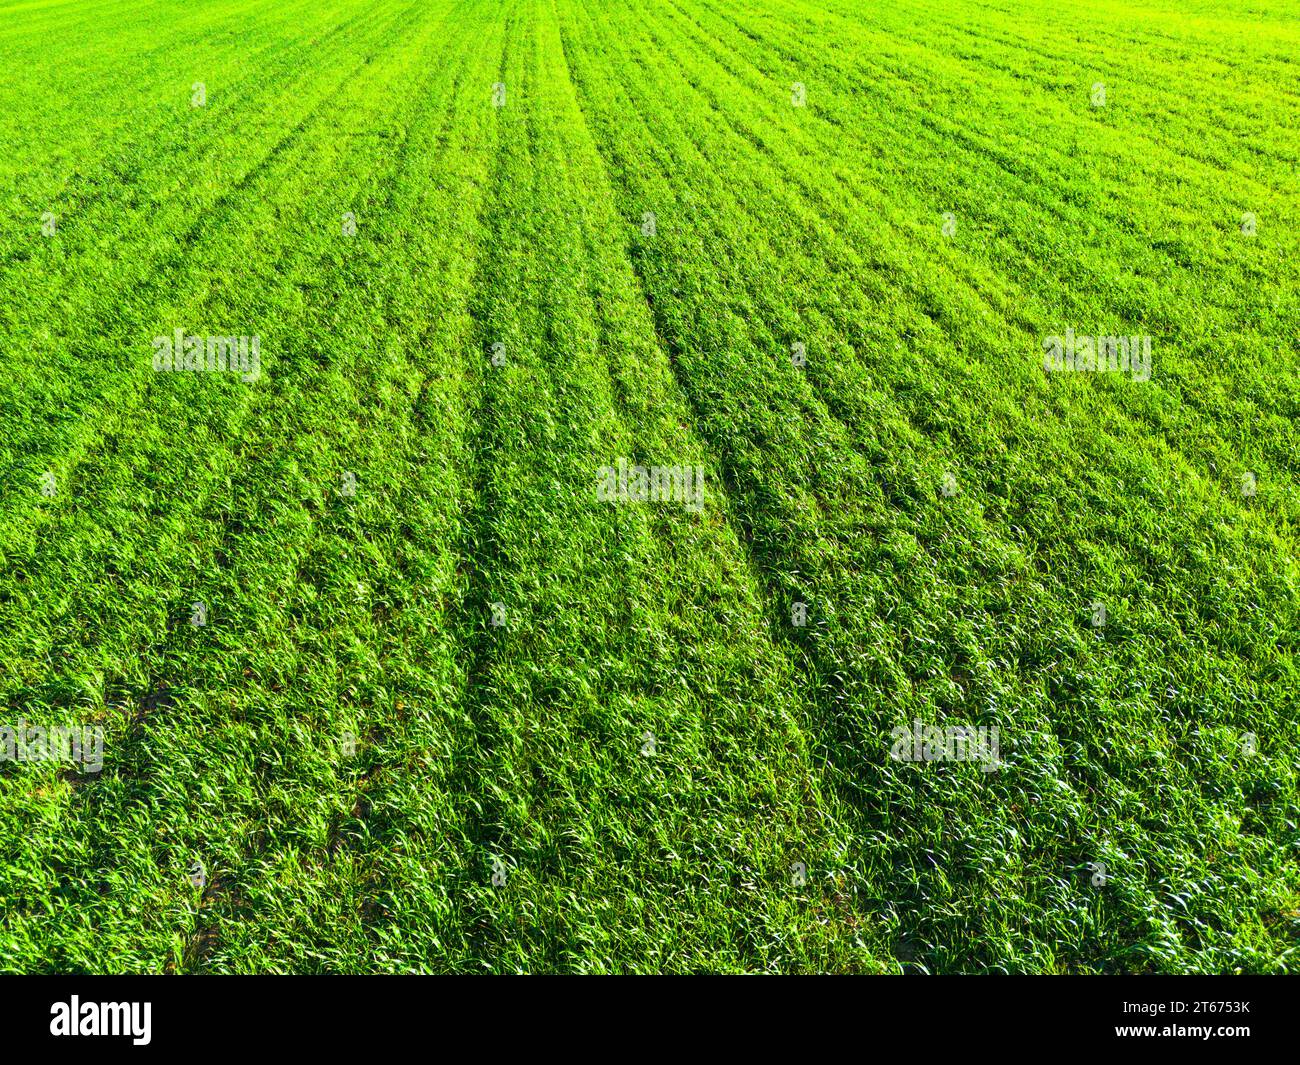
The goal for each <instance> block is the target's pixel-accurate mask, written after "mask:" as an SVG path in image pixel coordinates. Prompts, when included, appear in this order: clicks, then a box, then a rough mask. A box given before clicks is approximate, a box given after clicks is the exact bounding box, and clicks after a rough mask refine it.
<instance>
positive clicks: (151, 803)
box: [0, 0, 1300, 973]
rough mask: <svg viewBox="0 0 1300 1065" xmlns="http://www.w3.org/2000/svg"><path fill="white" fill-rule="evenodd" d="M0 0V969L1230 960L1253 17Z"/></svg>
mask: <svg viewBox="0 0 1300 1065" xmlns="http://www.w3.org/2000/svg"><path fill="white" fill-rule="evenodd" d="M0 11H2V12H3V16H4V17H3V18H0V65H3V67H4V69H5V70H6V71H7V72H8V73H7V74H6V80H5V82H4V84H3V85H0V351H3V353H4V358H5V368H6V370H7V372H6V373H5V374H4V375H3V376H0V700H2V702H3V708H4V710H3V712H4V715H5V716H4V717H3V718H0V726H5V725H8V726H10V727H11V728H13V727H17V726H18V725H19V723H22V724H23V725H24V726H32V725H42V726H54V725H74V724H75V725H78V726H101V727H102V728H103V730H104V760H103V768H102V770H101V771H100V772H87V771H83V770H82V769H80V768H78V767H74V766H71V765H69V764H68V763H66V762H65V763H60V762H56V761H48V760H47V761H33V760H25V761H24V760H10V761H5V762H4V763H3V764H2V765H0V821H2V823H3V824H4V826H5V828H6V831H5V832H4V833H3V835H2V836H0V971H6V972H55V971H58V972H66V971H74V972H163V971H167V972H173V971H175V972H209V973H223V972H250V971H284V972H376V971H382V972H413V971H437V972H443V971H460V972H473V971H492V972H514V971H526V972H537V971H577V972H611V973H612V972H644V971H720V972H804V971H852V972H882V973H886V972H900V971H908V972H914V971H926V972H1008V971H1009V972H1040V973H1057V972H1270V973H1281V972H1292V971H1295V969H1296V967H1297V932H1298V930H1300V868H1298V867H1297V851H1298V849H1300V794H1298V792H1297V773H1298V766H1297V755H1298V754H1300V727H1298V724H1297V713H1296V711H1297V707H1298V706H1300V670H1298V669H1297V662H1296V651H1297V643H1298V642H1300V567H1298V565H1297V544H1298V542H1300V533H1298V529H1300V494H1297V490H1296V489H1297V481H1298V479H1300V470H1298V468H1297V460H1296V456H1297V455H1300V430H1298V429H1297V425H1300V421H1298V420H1297V415H1298V414H1300V373H1298V372H1297V363H1296V353H1297V350H1298V349H1300V308H1298V306H1297V292H1298V291H1300V265H1298V264H1300V258H1298V257H1297V251H1298V250H1300V239H1298V238H1297V230H1296V218H1297V217H1300V214H1298V210H1297V209H1298V208H1300V194H1298V193H1297V187H1296V182H1295V173H1296V164H1297V155H1298V154H1300V142H1298V141H1297V139H1296V138H1295V136H1294V129H1295V127H1296V119H1297V108H1298V104H1300V97H1298V96H1297V93H1296V92H1295V89H1294V86H1295V84H1296V80H1295V75H1296V71H1297V64H1298V63H1300V58H1298V57H1300V19H1297V17H1296V16H1295V15H1294V14H1292V13H1289V12H1288V9H1287V5H1286V4H1283V3H1281V2H1279V0H1264V2H1262V3H1255V4H1252V5H1245V4H1241V3H1236V2H1233V3H1226V4H1225V3H1219V4H1213V5H1211V4H1207V3H1200V2H1197V0H1180V2H1179V3H1176V4H1175V3H1172V2H1170V0H1154V2H1153V3H1150V4H1147V5H1144V6H1142V7H1140V8H1135V7H1134V6H1133V5H1131V4H1119V3H1114V2H1110V0H1066V2H1065V3H1064V4H1062V3H1059V2H1052V3H1048V2H1047V0H1030V2H1028V3H1017V4H1010V3H1007V2H1005V0H956V2H949V3H945V4H938V3H934V2H931V0H904V2H903V3H901V4H888V5H886V4H868V5H866V6H865V7H864V6H863V5H861V4H853V3H849V2H848V0H816V2H813V0H753V2H751V3H745V4H734V3H728V2H725V0H638V2H636V3H633V2H632V0H608V2H602V3H594V2H590V0H504V2H494V3H486V2H484V0H436V2H433V3H416V2H414V0H337V2H335V3H332V4H329V5H320V4H310V3H304V2H294V0H290V2H289V3H288V4H287V6H286V5H285V4H282V3H277V4H272V3H269V2H268V0H206V2H202V3H192V2H191V3H183V4H182V3H178V2H175V0H149V2H148V3H143V4H126V3H123V2H122V0H100V2H98V3H95V4H90V5H87V4H75V3H71V2H68V0H35V2H25V3H10V2H3V4H2V6H0ZM199 83H201V84H202V97H201V99H202V103H201V106H194V101H195V99H196V97H195V93H196V92H198V89H197V88H196V86H197V85H198V84H199ZM1098 83H1100V84H1101V86H1102V87H1103V92H1104V102H1101V103H1099V102H1098V101H1099V98H1098V96H1097V92H1096V88H1095V86H1096V85H1097V84H1098ZM498 85H499V86H502V87H503V90H504V99H503V100H502V96H501V94H500V93H501V90H497V89H495V88H494V87H495V86H498ZM796 100H797V101H798V102H799V103H798V105H796ZM498 103H503V106H497V104H498ZM1247 214H1249V215H1250V216H1252V218H1253V220H1254V224H1253V226H1252V225H1251V224H1250V223H1249V222H1247V220H1246V219H1245V217H1244V216H1246V215H1247ZM49 215H52V216H53V226H52V228H51V226H50V223H49V222H48V219H47V216H49ZM43 219H47V220H46V221H43ZM350 220H352V221H354V222H355V232H352V231H351V229H350V227H349V221H350ZM177 328H181V329H183V330H184V331H186V332H187V333H190V334H194V335H200V336H204V335H217V336H226V335H231V336H257V337H258V338H259V341H260V350H261V375H260V377H258V379H257V380H255V381H244V380H241V379H240V377H239V376H238V375H236V374H231V373H158V372H155V371H154V367H153V364H152V361H151V359H152V347H151V341H152V339H153V338H154V337H156V336H171V335H172V334H173V332H174V330H176V329H177ZM1067 329H1070V330H1072V331H1074V332H1075V333H1078V334H1087V335H1090V336H1097V335H1111V334H1115V335H1124V336H1128V335H1147V336H1149V337H1150V338H1151V344H1152V367H1151V369H1152V373H1151V378H1150V380H1149V381H1141V380H1138V379H1136V377H1135V375H1131V374H1123V373H1107V374H1101V373H1073V374H1071V373H1047V372H1045V371H1044V365H1043V340H1044V338H1045V337H1050V336H1054V335H1064V334H1065V332H1066V330H1067ZM800 356H802V357H800ZM620 457H626V458H627V460H628V461H629V462H630V463H637V464H642V465H645V466H654V465H662V466H691V467H697V466H698V467H700V468H702V469H703V471H704V477H705V485H706V490H705V495H704V505H703V508H702V509H701V510H698V511H697V510H695V509H693V508H691V507H688V506H683V505H681V504H680V503H673V502H648V503H642V504H637V503H635V502H625V503H621V504H616V505H611V504H610V503H608V502H603V501H601V500H600V499H599V498H598V497H597V491H596V489H597V484H598V480H599V472H598V471H599V470H600V469H601V468H602V467H605V466H608V465H614V464H616V463H617V461H618V459H619V458H620ZM50 475H52V476H50ZM196 603H202V604H203V607H204V612H205V615H206V616H205V618H204V621H205V623H204V624H202V625H195V624H191V621H192V618H193V616H194V609H195V604H196ZM1098 608H1104V612H1105V616H1104V622H1102V623H1100V624H1095V623H1094V622H1097V621H1099V620H1100V617H1101V615H1100V612H1099V609H1098ZM800 622H803V623H800ZM916 721H920V722H922V723H923V725H924V726H943V727H951V726H981V727H985V728H990V729H992V728H996V729H997V733H996V735H997V736H998V738H999V740H1000V752H999V765H998V767H997V769H996V771H993V772H989V771H986V770H987V768H988V767H987V766H986V765H983V764H981V763H979V762H978V761H974V762H972V761H942V760H938V761H936V760H921V761H906V760H898V759H895V758H892V757H891V748H892V746H893V743H894V741H893V739H892V738H891V736H892V734H893V730H895V729H897V728H899V727H902V728H904V729H908V730H910V729H912V728H913V727H914V726H913V723H914V722H916ZM0 735H2V734H0ZM196 863H198V865H197V866H196ZM196 868H197V869H198V870H199V872H198V873H197V874H194V873H193V870H195V869H196Z"/></svg>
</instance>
